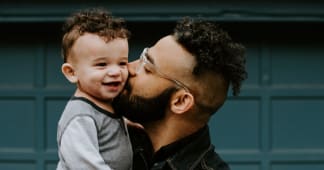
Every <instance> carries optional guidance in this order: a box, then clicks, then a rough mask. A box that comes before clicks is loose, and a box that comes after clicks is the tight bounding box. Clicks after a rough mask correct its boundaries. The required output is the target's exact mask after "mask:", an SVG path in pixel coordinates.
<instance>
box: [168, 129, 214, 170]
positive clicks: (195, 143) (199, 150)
mask: <svg viewBox="0 0 324 170" xmlns="http://www.w3.org/2000/svg"><path fill="white" fill-rule="evenodd" d="M191 136H192V138H190V139H191V141H190V142H189V143H188V144H187V145H186V146H183V148H182V149H180V150H179V152H177V153H176V154H175V155H174V156H173V157H171V158H168V159H167V164H168V165H169V166H170V167H171V168H172V169H191V168H192V167H195V166H196V165H197V164H198V163H199V162H200V160H201V159H202V158H203V156H204V155H205V154H206V152H208V151H209V150H211V149H213V146H212V145H211V142H210V135H209V128H208V126H207V125H206V126H205V127H203V128H202V129H200V130H198V131H197V132H196V133H195V134H193V135H191Z"/></svg>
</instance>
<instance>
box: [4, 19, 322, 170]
mask: <svg viewBox="0 0 324 170" xmlns="http://www.w3.org/2000/svg"><path fill="white" fill-rule="evenodd" d="M223 24H224V26H225V28H227V29H228V30H229V31H230V33H231V34H232V35H233V37H234V39H237V40H239V41H242V42H243V43H244V44H245V45H246V47H247V69H248V73H249V78H248V80H247V81H246V82H245V84H244V86H243V89H242V93H241V96H240V97H235V98H234V97H231V96H229V98H228V102H227V103H226V104H225V105H224V106H223V108H222V109H221V110H220V111H219V112H218V113H216V114H215V115H214V116H213V117H212V119H211V121H210V127H211V133H212V140H213V143H214V144H215V145H216V150H217V151H218V153H219V154H220V155H221V156H222V157H223V158H224V159H225V160H226V161H227V162H229V163H230V166H231V167H232V169H233V170H323V169H324V136H323V129H324V123H323V120H324V78H323V73H324V67H323V64H324V50H323V47H324V41H323V38H324V35H323V33H322V32H323V31H322V30H324V26H323V24H322V23H317V24H314V23H311V22H309V23H286V24H284V23H281V22H273V23H259V22H255V23H253V22H239V23H237V22H224V23H223ZM173 25H174V22H173V21H167V22H166V21H163V22H159V21H131V22H129V28H130V29H131V31H132V33H133V36H132V38H131V40H130V48H131V52H130V59H131V60H133V59H136V58H137V57H138V56H139V54H140V52H141V51H142V49H143V48H144V47H146V46H152V45H153V43H154V42H155V41H156V40H158V39H159V38H160V37H162V36H164V35H166V34H167V33H169V32H170V31H171V29H172V27H173ZM60 26H61V23H60V22H40V23H37V22H35V23H30V22H27V23H18V24H17V23H1V24H0V27H1V32H0V36H1V39H0V77H1V79H0V108H1V111H0V112H1V119H0V134H1V140H0V170H54V169H55V167H56V163H57V160H58V157H57V147H56V126H57V121H58V119H59V116H60V114H61V112H62V110H63V108H64V105H65V103H66V101H67V100H68V99H69V97H70V96H71V94H72V93H73V90H74V87H73V86H72V85H70V84H69V83H68V82H67V81H66V80H65V78H64V77H63V76H62V74H61V72H60V65H61V63H62V60H61V58H60V56H61V55H60V37H61V35H60Z"/></svg>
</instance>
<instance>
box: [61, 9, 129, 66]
mask: <svg viewBox="0 0 324 170" xmlns="http://www.w3.org/2000/svg"><path fill="white" fill-rule="evenodd" d="M62 30H63V34H64V35H63V39H62V55H63V59H64V62H66V61H67V57H68V55H69V52H70V50H71V47H72V46H73V44H74V42H75V41H76V40H77V39H78V38H79V37H80V36H81V35H83V34H84V33H94V34H97V35H99V36H101V37H104V38H105V40H106V41H107V42H108V41H110V40H112V39H115V38H127V39H128V38H129V37H130V32H129V31H128V30H127V29H126V22H125V21H124V20H123V19H121V18H114V17H113V16H112V15H111V13H110V12H109V11H107V10H105V9H103V8H92V9H84V10H81V11H79V12H77V13H74V14H72V15H71V16H70V17H69V18H68V19H67V20H66V22H65V23H64V25H63V28H62Z"/></svg>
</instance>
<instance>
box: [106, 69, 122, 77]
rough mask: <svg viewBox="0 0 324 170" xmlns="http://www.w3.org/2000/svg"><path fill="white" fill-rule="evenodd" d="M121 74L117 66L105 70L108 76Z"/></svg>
mask: <svg viewBox="0 0 324 170" xmlns="http://www.w3.org/2000/svg"><path fill="white" fill-rule="evenodd" d="M120 74H121V70H120V68H117V67H113V68H110V69H108V70H107V75H109V76H113V77H115V76H119V75H120Z"/></svg>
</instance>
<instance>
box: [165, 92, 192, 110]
mask: <svg viewBox="0 0 324 170" xmlns="http://www.w3.org/2000/svg"><path fill="white" fill-rule="evenodd" d="M194 103H195V102H194V97H193V95H192V94H191V93H188V92H185V91H184V90H180V91H178V92H176V93H175V94H174V95H172V97H171V107H170V109H171V111H172V112H174V113H176V114H182V113H185V112H186V111H188V110H189V109H191V108H192V106H193V105H194Z"/></svg>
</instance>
